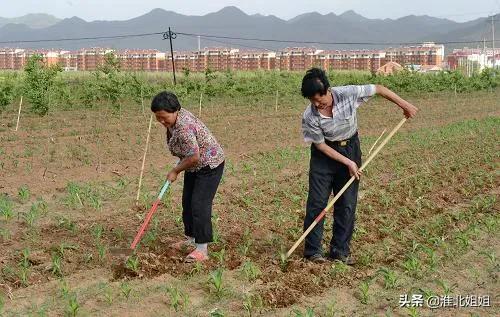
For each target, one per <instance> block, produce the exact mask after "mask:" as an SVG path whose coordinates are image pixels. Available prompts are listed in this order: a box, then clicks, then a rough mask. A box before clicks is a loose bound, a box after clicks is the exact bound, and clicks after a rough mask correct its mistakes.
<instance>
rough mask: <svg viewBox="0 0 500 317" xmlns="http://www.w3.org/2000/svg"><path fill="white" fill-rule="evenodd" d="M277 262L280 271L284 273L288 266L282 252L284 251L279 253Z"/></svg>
mask: <svg viewBox="0 0 500 317" xmlns="http://www.w3.org/2000/svg"><path fill="white" fill-rule="evenodd" d="M279 260H280V268H281V271H283V272H285V270H286V268H287V266H288V257H287V256H286V251H284V250H282V251H280V253H279Z"/></svg>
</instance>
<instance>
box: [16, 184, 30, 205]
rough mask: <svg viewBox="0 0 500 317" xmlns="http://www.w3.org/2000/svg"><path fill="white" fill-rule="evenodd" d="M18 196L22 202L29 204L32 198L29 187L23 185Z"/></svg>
mask: <svg viewBox="0 0 500 317" xmlns="http://www.w3.org/2000/svg"><path fill="white" fill-rule="evenodd" d="M17 195H18V196H19V199H20V200H21V202H27V201H28V199H29V198H30V190H29V188H28V186H26V185H23V186H21V187H20V188H19V190H18V192H17Z"/></svg>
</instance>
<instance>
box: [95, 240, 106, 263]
mask: <svg viewBox="0 0 500 317" xmlns="http://www.w3.org/2000/svg"><path fill="white" fill-rule="evenodd" d="M106 251H107V248H106V246H105V245H102V244H100V243H98V244H97V256H98V259H99V261H100V262H103V261H104V258H105V257H106Z"/></svg>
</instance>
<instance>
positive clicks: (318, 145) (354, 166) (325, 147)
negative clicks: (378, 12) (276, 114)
mask: <svg viewBox="0 0 500 317" xmlns="http://www.w3.org/2000/svg"><path fill="white" fill-rule="evenodd" d="M301 90H302V96H304V98H307V99H309V100H310V101H311V104H310V105H309V106H308V107H307V109H306V110H305V111H304V115H303V117H302V132H303V135H304V140H305V141H306V142H308V143H312V144H311V160H310V167H309V193H308V198H307V206H306V216H305V219H304V230H306V229H307V228H308V227H309V226H310V225H311V223H312V222H313V221H314V219H315V218H316V217H317V216H318V215H319V214H320V213H321V211H322V210H323V209H324V208H325V207H326V205H327V204H328V198H329V197H330V195H331V193H332V191H333V193H337V192H338V191H340V189H341V188H342V187H343V186H344V185H345V184H346V183H347V181H348V180H349V179H350V178H351V176H355V178H356V180H355V181H354V182H353V183H352V184H351V186H350V187H349V188H348V189H347V190H346V191H345V192H344V194H343V195H342V196H341V197H340V198H339V199H338V200H337V202H336V203H335V204H334V214H333V219H334V221H333V237H332V240H331V241H330V252H329V254H328V258H329V259H330V260H339V261H342V262H344V263H346V264H348V265H353V264H354V263H355V261H354V259H353V258H352V256H351V255H350V250H349V243H350V241H351V237H352V233H353V230H354V219H355V212H356V204H357V200H358V187H359V178H360V176H361V171H360V170H359V167H360V166H361V149H360V145H359V139H358V132H357V131H358V120H357V113H356V110H357V108H358V107H359V105H360V104H361V103H363V102H365V101H367V100H368V99H369V98H370V97H372V96H374V95H375V94H378V95H380V96H382V97H384V98H385V99H387V100H389V101H392V102H393V103H395V104H396V105H397V106H399V107H400V108H401V109H402V110H403V113H404V115H405V116H406V117H407V118H412V117H414V116H415V114H416V113H417V110H418V109H417V108H416V107H415V106H413V105H412V104H411V103H409V102H408V101H406V100H404V99H402V98H401V97H399V96H398V95H396V94H395V93H394V92H392V91H391V90H389V89H387V88H386V87H384V86H381V85H360V86H341V87H330V83H329V82H328V78H327V76H326V74H325V72H324V71H323V70H321V69H318V68H312V69H310V70H308V71H307V72H306V74H305V76H304V78H303V79H302V89H301ZM323 223H324V219H322V220H321V222H320V223H318V225H316V227H315V228H314V229H313V230H312V231H311V232H310V233H309V235H308V236H307V237H306V240H305V248H304V257H305V258H306V259H308V260H310V261H313V262H325V261H326V259H325V258H324V257H323V253H322V250H321V240H322V236H323Z"/></svg>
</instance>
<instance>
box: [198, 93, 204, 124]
mask: <svg viewBox="0 0 500 317" xmlns="http://www.w3.org/2000/svg"><path fill="white" fill-rule="evenodd" d="M202 99H203V92H202V93H201V94H200V110H199V111H198V117H199V118H201V100H202Z"/></svg>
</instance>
